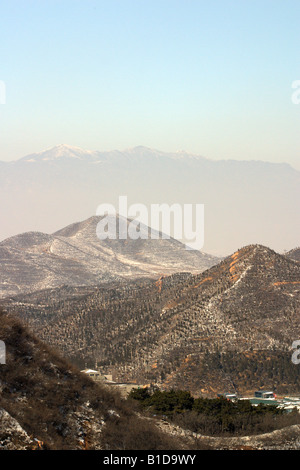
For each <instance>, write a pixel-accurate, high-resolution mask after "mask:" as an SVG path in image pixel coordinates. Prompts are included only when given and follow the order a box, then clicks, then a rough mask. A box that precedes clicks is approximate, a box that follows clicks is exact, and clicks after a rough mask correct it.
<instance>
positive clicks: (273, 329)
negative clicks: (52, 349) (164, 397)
mask: <svg viewBox="0 0 300 470" xmlns="http://www.w3.org/2000/svg"><path fill="white" fill-rule="evenodd" d="M8 307H9V308H10V309H11V310H12V311H14V312H15V313H16V314H18V315H19V316H20V317H22V318H23V319H24V320H25V321H26V322H28V323H29V324H30V325H31V326H32V327H33V328H34V329H35V331H36V332H37V334H38V335H40V337H41V338H43V339H44V340H45V341H47V342H48V343H50V344H53V345H55V346H57V347H59V348H60V349H61V350H62V351H63V352H64V354H66V355H67V356H68V357H69V358H71V359H72V360H73V361H74V362H76V363H78V364H79V365H82V366H83V365H84V364H85V362H88V363H89V364H90V366H93V365H94V363H95V361H98V364H99V365H101V366H103V367H105V368H106V369H110V370H112V372H113V373H114V374H115V378H118V379H119V380H138V381H139V382H140V383H141V382H142V381H144V382H145V383H148V382H150V381H151V382H157V383H158V384H160V385H161V386H163V387H166V388H170V387H179V388H182V389H188V390H191V391H192V392H193V393H195V394H198V395H199V394H200V395H201V394H204V395H205V394H206V395H213V396H215V394H216V393H217V392H219V391H224V390H225V391H226V390H229V389H231V390H237V391H239V392H241V393H242V392H250V391H252V392H253V389H256V388H259V387H266V388H272V389H275V390H277V391H278V392H282V393H290V392H291V390H294V391H298V392H299V391H300V370H299V366H297V365H295V364H293V363H292V361H291V355H292V350H291V345H292V342H293V341H294V340H297V339H299V338H300V266H299V265H298V263H295V262H294V261H292V260H290V259H288V258H287V257H285V256H281V255H279V254H277V253H276V252H274V251H273V250H270V249H269V248H266V247H264V246H261V245H250V246H246V247H244V248H242V249H240V250H238V251H236V252H235V253H234V254H233V255H231V256H229V257H227V258H226V259H225V260H223V261H222V262H221V263H219V264H218V265H216V266H214V267H212V268H210V269H209V270H207V271H205V272H203V273H202V274H199V275H192V274H187V273H182V274H174V275H172V276H166V277H160V278H159V279H158V280H156V281H152V280H149V279H148V280H145V279H140V280H139V281H138V282H131V283H126V284H121V285H117V284H115V285H113V284H111V285H110V286H106V287H105V288H98V289H94V290H93V291H92V292H91V291H85V289H77V290H76V291H74V289H67V288H62V289H59V290H57V289H55V290H46V291H42V292H37V293H35V294H32V295H28V296H27V297H25V298H24V297H23V298H22V297H18V298H15V300H14V301H13V302H11V303H10V305H8Z"/></svg>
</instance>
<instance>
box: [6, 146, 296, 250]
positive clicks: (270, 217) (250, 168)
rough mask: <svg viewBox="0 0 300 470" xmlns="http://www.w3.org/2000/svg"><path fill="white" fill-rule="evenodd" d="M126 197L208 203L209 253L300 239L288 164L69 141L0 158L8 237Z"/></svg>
mask: <svg viewBox="0 0 300 470" xmlns="http://www.w3.org/2000/svg"><path fill="white" fill-rule="evenodd" d="M258 157H259V158H261V156H258ZM120 195H127V196H128V204H129V205H131V204H133V203H143V204H145V205H146V206H149V205H150V204H154V203H157V204H162V203H167V204H170V205H171V204H173V203H180V204H184V203H193V204H196V203H198V204H204V205H205V242H204V247H203V250H204V251H205V252H208V253H212V254H216V255H218V256H224V255H226V254H229V253H231V252H233V251H234V250H236V248H237V247H239V246H244V245H247V244H253V243H260V244H263V245H266V246H270V247H272V248H273V249H275V250H276V251H279V252H280V251H281V252H283V250H289V249H291V248H293V247H295V246H297V245H298V244H299V232H300V230H299V229H300V226H299V209H300V207H299V204H300V203H299V201H300V173H299V172H298V171H296V170H294V169H293V168H292V167H290V166H289V165H287V164H274V163H266V162H262V161H234V160H226V161H225V160H219V161H212V160H209V159H207V158H204V157H200V156H196V155H190V154H188V153H186V152H174V153H165V152H160V151H157V150H152V149H149V148H145V147H136V148H133V149H128V150H124V151H110V152H99V151H87V150H82V149H80V148H77V147H72V146H69V145H58V146H56V147H54V148H51V149H48V150H45V151H43V152H40V153H36V154H32V155H28V156H26V157H24V158H21V159H20V160H17V161H13V162H0V220H1V226H0V239H2V240H3V239H4V238H7V237H10V236H12V235H16V234H19V233H22V232H26V231H29V230H34V231H38V232H43V233H44V232H46V233H53V232H55V231H56V230H58V229H59V228H60V227H62V226H66V225H67V224H71V223H72V222H73V221H74V220H84V219H86V217H87V216H88V215H89V214H96V209H97V207H98V205H99V204H101V203H111V204H113V205H114V206H115V207H117V205H118V200H119V196H120ZM183 241H184V240H183Z"/></svg>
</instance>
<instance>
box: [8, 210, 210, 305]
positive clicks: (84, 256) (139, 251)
mask: <svg viewBox="0 0 300 470" xmlns="http://www.w3.org/2000/svg"><path fill="white" fill-rule="evenodd" d="M100 220H101V218H100V217H91V218H89V219H87V220H85V221H83V222H79V223H76V224H72V225H70V226H68V227H66V228H64V229H62V230H60V231H58V232H56V233H54V234H53V235H47V234H44V233H39V232H28V233H24V234H21V235H17V236H15V237H12V238H8V239H7V240H4V241H3V242H1V243H0V266H1V269H0V298H1V297H2V298H3V297H7V296H12V295H15V294H20V293H27V292H33V291H36V290H41V289H46V288H53V287H59V286H62V285H68V286H91V285H96V284H99V283H100V282H107V281H112V280H116V279H121V278H129V279H130V278H131V279H134V278H138V277H141V276H142V277H143V276H151V277H157V276H158V275H160V274H171V273H174V272H180V271H191V272H202V271H204V270H205V269H207V268H208V267H210V266H212V265H214V264H216V263H217V262H218V261H219V259H218V258H216V257H214V256H210V255H207V254H204V253H201V252H199V251H189V250H186V249H185V245H183V244H182V243H180V242H179V241H177V240H175V239H173V238H170V239H159V240H152V239H150V237H149V239H138V240H131V239H129V238H128V240H119V239H117V240H111V239H107V240H99V239H98V237H97V235H96V228H97V224H98V222H99V221H100ZM127 224H129V221H127ZM143 230H144V231H145V232H148V230H149V229H148V227H143ZM147 235H148V233H147Z"/></svg>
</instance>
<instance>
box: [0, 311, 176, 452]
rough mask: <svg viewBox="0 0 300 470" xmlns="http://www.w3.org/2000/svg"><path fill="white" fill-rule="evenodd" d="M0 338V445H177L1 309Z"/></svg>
mask: <svg viewBox="0 0 300 470" xmlns="http://www.w3.org/2000/svg"><path fill="white" fill-rule="evenodd" d="M0 338H1V339H2V341H5V344H6V349H7V360H6V365H4V364H1V365H0V392H1V393H0V450H1V449H9V450H14V449H17V450H23V449H37V448H41V449H165V448H170V449H176V448H183V447H182V446H184V444H185V442H184V440H181V442H179V441H178V440H176V439H174V438H170V437H169V436H168V435H165V434H164V433H163V432H161V431H159V430H158V428H157V427H156V426H155V425H154V424H152V422H151V420H145V419H142V418H138V417H137V416H136V414H135V413H134V412H133V411H132V410H131V409H130V407H129V406H128V405H125V404H124V402H123V401H121V400H120V398H119V397H118V395H116V394H114V393H112V392H111V391H110V390H108V389H106V388H103V387H101V386H99V385H97V384H96V383H95V382H93V381H91V380H90V379H88V378H87V377H86V376H84V375H83V374H82V373H80V372H79V371H78V370H77V369H75V368H74V367H73V366H71V365H70V364H69V363H67V362H66V361H65V360H64V359H62V358H61V357H60V356H58V355H57V354H56V353H54V352H53V351H52V350H51V349H49V347H47V346H46V345H45V344H43V343H41V342H40V341H39V340H38V339H36V338H35V337H34V336H33V335H32V334H31V333H29V331H28V330H27V329H26V328H24V327H23V326H21V325H20V323H19V322H18V321H16V320H14V319H13V318H12V317H10V316H8V315H7V314H4V313H3V312H2V311H1V312H0Z"/></svg>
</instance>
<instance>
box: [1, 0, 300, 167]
mask: <svg viewBox="0 0 300 470" xmlns="http://www.w3.org/2000/svg"><path fill="white" fill-rule="evenodd" d="M299 25H300V2H299V0H280V1H279V0H209V1H207V0H205V1H203V0H131V1H130V0H106V1H102V0H59V1H56V0H51V1H50V0H43V1H31V0H18V1H16V0H2V1H1V0H0V80H1V81H2V83H3V82H4V83H5V86H6V104H0V160H12V159H16V158H20V157H22V156H23V155H26V154H29V153H32V152H38V151H41V150H43V149H44V148H48V147H51V146H54V145H57V144H59V143H68V144H70V145H76V146H79V147H83V148H86V149H91V150H109V149H123V148H127V147H133V146H136V145H144V146H148V147H153V148H157V149H160V150H165V151H173V150H174V151H175V150H181V149H184V150H186V151H189V152H192V153H197V154H201V155H203V156H206V157H207V158H212V159H221V158H226V159H228V158H233V159H257V160H267V161H274V162H277V161H278V162H279V161H285V162H288V163H291V164H292V165H293V166H295V167H297V168H298V169H300V163H299V153H300V137H299V135H300V132H299V125H300V104H299V105H296V104H293V103H292V101H291V95H292V92H293V90H292V82H293V81H295V80H300V61H299V53H300V27H299ZM0 101H1V100H0Z"/></svg>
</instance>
